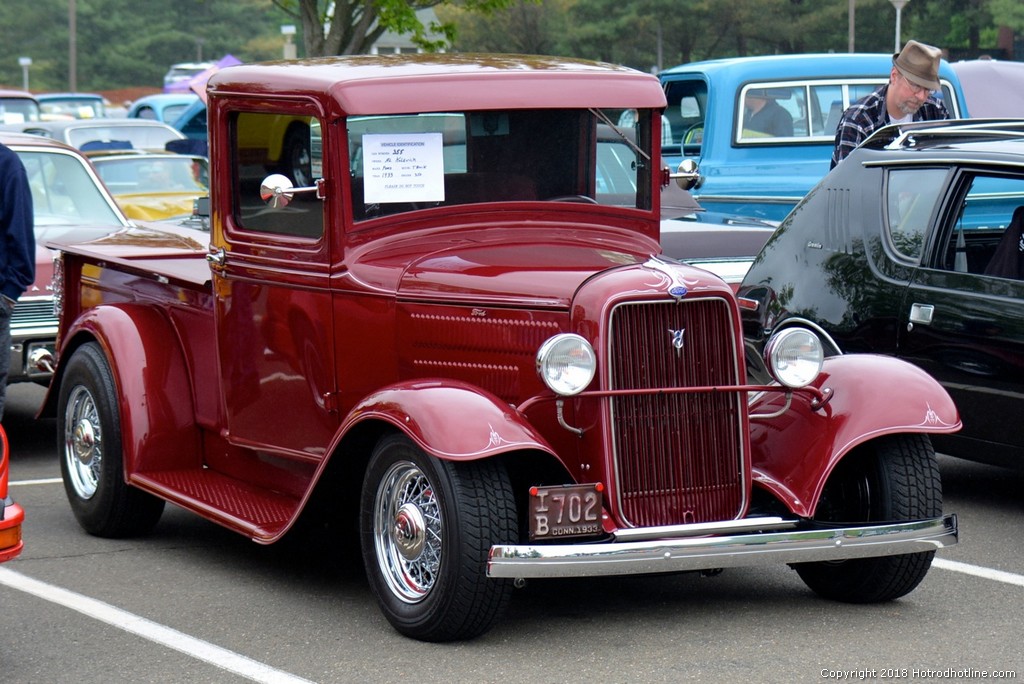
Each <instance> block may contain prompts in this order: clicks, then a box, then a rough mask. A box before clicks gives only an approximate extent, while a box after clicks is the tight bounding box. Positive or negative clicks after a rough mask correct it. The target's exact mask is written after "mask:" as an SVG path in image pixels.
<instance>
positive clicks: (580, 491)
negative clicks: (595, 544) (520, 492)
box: [530, 484, 604, 540]
mask: <svg viewBox="0 0 1024 684" xmlns="http://www.w3.org/2000/svg"><path fill="white" fill-rule="evenodd" d="M602 489H604V487H603V486H602V485H600V484H582V485H563V486H558V487H531V488H530V539H531V540H540V539H557V538H563V537H586V536H593V535H595V534H600V533H601V531H602V528H601V490H602Z"/></svg>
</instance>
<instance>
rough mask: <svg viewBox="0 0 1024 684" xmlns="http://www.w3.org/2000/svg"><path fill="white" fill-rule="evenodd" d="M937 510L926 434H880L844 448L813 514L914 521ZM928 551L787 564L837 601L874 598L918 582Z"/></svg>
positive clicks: (826, 518)
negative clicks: (853, 450)
mask: <svg viewBox="0 0 1024 684" xmlns="http://www.w3.org/2000/svg"><path fill="white" fill-rule="evenodd" d="M941 514H942V480H941V477H940V474H939V465H938V461H937V460H936V458H935V450H934V449H933V448H932V444H931V440H929V439H928V436H927V435H922V434H905V435H894V436H890V437H883V438H881V439H879V440H877V441H876V442H874V443H872V444H870V445H866V446H865V447H862V449H861V451H860V452H859V453H854V454H850V456H848V457H847V458H846V460H844V461H843V462H841V463H840V464H839V465H838V466H837V467H836V470H835V471H834V472H833V473H832V475H831V477H830V478H829V481H828V483H827V484H826V485H825V490H824V492H823V493H822V499H821V502H820V503H819V504H818V510H817V513H816V515H815V520H819V521H823V522H834V523H846V524H857V523H869V522H895V521H900V520H921V519H924V518H934V517H937V516H939V515H941ZM934 556H935V552H934V551H927V552H924V553H911V554H904V555H900V556H881V557H877V558H858V559H852V560H845V561H836V562H832V561H828V562H819V563H801V564H797V565H794V566H793V567H794V568H795V569H796V571H797V572H798V573H799V574H800V578H801V579H803V581H804V582H805V583H806V584H807V586H808V587H810V588H811V589H812V590H814V592H815V593H817V594H818V595H819V596H822V597H824V598H828V599H832V600H835V601H842V602H844V603H880V602H883V601H892V600H894V599H898V598H899V597H901V596H904V595H906V594H908V593H910V592H911V591H913V589H914V588H915V587H916V586H917V585H918V584H920V583H921V580H923V579H924V576H925V575H926V574H928V569H929V568H930V567H931V563H932V558H933V557H934Z"/></svg>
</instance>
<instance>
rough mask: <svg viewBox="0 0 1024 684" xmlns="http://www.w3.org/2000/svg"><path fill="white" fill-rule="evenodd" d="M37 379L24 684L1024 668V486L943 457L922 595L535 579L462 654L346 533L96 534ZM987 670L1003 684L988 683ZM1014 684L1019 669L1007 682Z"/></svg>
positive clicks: (188, 525)
mask: <svg viewBox="0 0 1024 684" xmlns="http://www.w3.org/2000/svg"><path fill="white" fill-rule="evenodd" d="M41 396H42V394H41V392H40V391H39V390H38V388H32V387H29V386H15V387H13V388H12V390H11V393H10V395H9V405H8V408H7V413H6V414H5V417H4V425H5V428H6V429H7V430H8V433H9V435H10V437H11V442H12V452H13V458H12V478H11V479H12V488H11V493H12V496H13V497H14V498H15V499H16V500H17V501H19V502H20V503H21V504H22V505H23V506H24V507H25V509H26V526H25V539H26V547H25V551H24V553H23V554H22V555H21V556H20V557H19V558H18V559H16V560H15V561H12V562H10V563H7V564H5V565H4V566H2V567H0V607H2V612H0V673H2V676H3V679H4V680H6V681H10V682H55V681H67V680H69V679H73V680H74V681H76V682H82V683H88V682H111V681H126V682H127V681H131V682H183V681H189V682H228V681H261V682H297V681H315V682H399V681H408V680H415V681H418V682H445V683H452V682H468V681H473V682H508V681H516V682H576V681H579V682H583V681H595V680H600V681H606V682H641V681H643V682H679V681H702V682H719V681H721V682H725V681H728V682H735V681H747V682H780V681H787V682H803V681H808V682H811V681H830V680H835V681H851V680H853V681H875V680H882V679H893V680H900V681H914V682H917V681H973V680H974V679H996V678H1009V679H1012V678H1020V677H1024V655H1022V653H1021V649H1020V635H1021V634H1022V633H1024V618H1022V615H1021V612H1022V611H1021V606H1022V605H1024V554H1022V553H1021V551H1022V542H1021V539H1020V535H1019V533H1018V531H1017V530H1018V528H1019V523H1020V520H1021V519H1022V515H1024V497H1022V496H1021V491H1022V490H1024V474H1019V473H1015V472H1010V471H1004V470H999V469H995V468H991V467H987V466H981V465H977V464H973V463H967V462H963V461H955V460H953V459H949V458H945V457H943V458H942V460H941V465H942V468H943V480H944V488H945V508H946V510H947V511H952V512H956V513H957V514H958V515H959V519H960V530H961V537H960V539H961V541H960V544H958V545H957V546H956V547H954V548H950V549H945V550H943V551H941V552H940V554H939V556H938V557H937V560H936V562H935V564H934V565H933V568H932V570H931V572H930V573H929V575H928V577H927V578H926V579H925V581H924V582H923V583H922V585H921V586H920V587H918V588H917V589H916V590H915V591H914V592H912V593H911V594H910V595H909V596H907V597H905V598H904V599H901V600H899V601H896V602H893V603H889V604H882V605H871V606H858V605H844V604H837V603H830V602H826V601H823V600H820V599H818V598H817V597H815V596H814V595H813V594H811V593H810V592H809V590H807V589H806V588H805V587H804V585H803V583H802V582H801V581H800V580H799V578H798V577H797V575H796V573H794V572H793V571H791V570H790V569H788V568H786V567H768V568H764V569H742V570H730V571H726V572H724V573H722V574H721V575H718V576H715V577H702V576H700V575H696V574H686V575H678V576H659V577H633V578H625V579H623V578H604V579H599V580H571V581H570V580H566V581H547V582H533V583H530V584H528V585H527V587H526V588H525V589H523V590H521V591H520V592H518V594H517V595H516V597H515V599H514V601H513V605H512V607H511V609H510V610H509V612H508V614H507V617H506V619H505V621H504V622H503V623H500V624H499V625H498V626H497V627H496V628H495V629H494V630H492V631H491V632H489V633H488V634H486V635H485V636H484V637H482V638H480V639H477V640H475V641H472V642H466V643H456V644H441V645H438V644H426V643H419V642H415V641H411V640H409V639H406V638H404V637H401V636H399V635H398V634H397V633H395V632H394V631H392V630H391V628H390V626H389V625H388V624H387V622H386V621H385V620H384V618H383V617H382V616H381V615H380V613H379V612H378V610H377V607H376V605H375V604H374V601H373V598H372V596H371V594H370V592H369V589H368V587H367V585H366V581H365V578H364V577H363V573H362V570H361V568H360V567H359V564H358V561H353V560H352V559H351V558H346V557H345V556H343V555H342V554H341V553H340V552H335V551H338V550H340V549H343V548H344V546H345V545H344V540H336V539H304V540H301V541H299V542H296V541H293V542H291V543H286V544H284V545H281V546H272V547H261V546H258V545H256V544H253V543H251V542H249V541H247V540H245V539H243V538H241V537H239V536H237V535H234V534H233V533H230V532H228V531H226V530H223V529H221V528H219V527H217V526H215V525H213V524H211V523H208V522H206V521H203V520H199V519H198V518H196V517H194V516H192V515H190V514H187V513H185V512H183V511H181V510H179V509H174V508H168V510H167V512H165V514H164V517H163V518H162V520H161V523H160V524H159V525H158V527H157V529H156V531H155V533H154V534H152V535H151V536H148V537H144V538H138V539H125V540H109V539H99V538H95V537H90V536H88V535H86V534H85V533H84V532H82V531H81V529H80V528H79V527H78V525H77V523H76V522H75V520H74V518H73V516H72V515H71V512H70V510H69V508H68V505H67V501H66V499H65V497H64V492H63V488H62V485H61V484H60V482H59V467H58V463H57V459H56V447H55V439H56V438H55V435H54V432H53V423H52V422H50V421H36V420H34V419H33V418H32V414H33V412H34V406H35V405H36V403H37V402H38V400H39V398H40V397H41ZM982 673H985V674H984V675H983V674H982ZM1008 673H1013V677H1011V676H1008Z"/></svg>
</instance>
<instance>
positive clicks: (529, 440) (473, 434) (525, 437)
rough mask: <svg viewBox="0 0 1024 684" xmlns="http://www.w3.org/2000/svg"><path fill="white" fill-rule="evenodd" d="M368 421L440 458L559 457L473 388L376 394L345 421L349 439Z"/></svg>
mask: <svg viewBox="0 0 1024 684" xmlns="http://www.w3.org/2000/svg"><path fill="white" fill-rule="evenodd" d="M367 420H382V421H385V422H388V423H390V424H391V425H393V426H395V427H396V428H398V429H399V430H401V431H402V432H404V433H405V434H407V435H408V436H409V437H410V438H411V439H412V440H413V441H414V442H416V444H417V445H418V446H419V447H420V448H422V449H423V450H424V451H426V452H427V453H429V454H432V455H433V456H436V457H437V458H441V459H446V460H453V461H471V460H475V459H480V458H485V457H488V456H494V455H497V454H502V453H505V452H508V451H516V450H521V449H539V450H541V451H544V452H546V453H549V454H551V455H552V456H554V455H555V452H554V450H553V449H552V448H551V446H550V445H548V443H547V442H546V441H545V440H544V439H543V438H542V437H541V436H540V434H539V433H537V431H536V430H534V429H533V427H532V426H531V425H530V424H529V423H528V422H527V421H526V419H525V418H524V417H523V415H522V414H520V413H519V412H518V411H516V410H515V409H514V408H512V407H510V406H509V405H508V404H507V403H506V402H503V401H501V400H500V399H498V398H497V397H495V396H494V395H492V394H489V393H488V392H485V391H483V390H481V389H480V388H478V387H475V386H473V385H470V384H468V383H461V382H453V381H450V380H435V381H430V380H417V381H414V382H407V383H399V384H396V385H392V386H390V387H387V388H384V389H382V390H380V391H379V392H375V393H373V394H371V395H370V396H368V397H366V398H365V399H364V400H363V401H361V402H360V403H359V404H358V405H357V406H356V407H355V408H354V409H353V410H352V411H351V412H350V413H349V414H348V416H347V417H346V418H345V421H344V422H343V424H342V426H341V429H340V431H339V434H341V435H344V434H346V433H347V432H349V431H350V430H351V429H352V428H354V427H356V426H357V425H359V424H360V423H363V422H365V421H367Z"/></svg>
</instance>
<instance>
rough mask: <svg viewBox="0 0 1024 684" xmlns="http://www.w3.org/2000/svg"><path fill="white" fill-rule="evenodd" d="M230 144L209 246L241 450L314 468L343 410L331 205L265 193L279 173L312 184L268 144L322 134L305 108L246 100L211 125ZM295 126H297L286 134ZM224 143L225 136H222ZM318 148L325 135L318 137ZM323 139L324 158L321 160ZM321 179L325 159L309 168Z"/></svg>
mask: <svg viewBox="0 0 1024 684" xmlns="http://www.w3.org/2000/svg"><path fill="white" fill-rule="evenodd" d="M213 125H214V126H215V127H216V131H217V132H219V131H224V132H225V133H226V135H225V136H224V137H223V139H216V140H214V146H213V147H211V151H212V154H214V155H223V156H222V157H221V158H220V159H214V162H215V165H216V169H217V171H218V172H220V176H219V180H218V181H217V182H218V183H219V185H218V187H217V188H216V190H215V193H216V194H215V196H214V198H213V199H214V207H215V210H214V216H213V219H214V220H213V223H214V234H213V236H212V239H211V245H212V254H211V261H212V264H213V269H212V271H213V281H214V282H213V286H214V296H215V307H216V331H217V339H216V345H217V351H218V356H219V363H220V375H221V377H220V381H221V384H222V387H223V392H222V394H223V402H224V403H223V411H224V415H225V418H226V424H227V428H228V435H227V436H228V439H229V441H230V442H231V443H233V444H235V445H238V446H243V447H247V448H250V449H255V450H257V451H259V452H266V453H276V454H278V455H282V456H286V457H290V458H292V459H298V460H299V461H302V460H306V461H307V462H312V461H316V460H318V459H320V458H321V457H322V456H323V455H324V450H325V447H326V445H327V444H328V443H329V442H330V440H331V438H332V437H333V436H334V433H335V430H336V428H337V425H338V421H339V419H338V415H337V413H336V412H335V411H334V410H332V407H331V402H330V398H331V397H332V396H333V393H334V390H335V386H334V364H335V360H334V358H333V349H334V339H333V337H334V327H333V324H332V313H331V311H332V307H331V288H330V277H329V275H330V248H331V245H330V242H331V235H330V232H329V231H328V230H326V229H325V226H326V225H327V221H326V219H325V216H326V211H327V200H325V199H322V198H320V197H318V194H319V193H317V192H316V191H308V190H306V191H299V192H297V193H295V195H294V198H293V200H292V201H291V202H290V203H289V204H287V206H283V207H277V208H275V207H273V206H271V205H269V204H267V203H266V202H264V201H263V199H262V198H261V196H260V186H261V183H262V181H263V180H264V179H265V178H266V176H267V175H269V174H270V173H284V174H285V175H287V176H289V177H290V178H295V177H298V178H300V179H301V178H303V173H296V170H295V169H293V168H291V167H290V166H288V165H289V164H290V165H294V164H295V163H296V162H295V160H296V159H300V160H301V158H302V155H283V154H281V151H280V149H270V147H271V146H270V145H269V143H267V142H261V141H267V140H303V139H304V140H305V141H306V145H307V147H306V150H307V152H306V159H305V161H300V162H299V163H309V156H308V155H309V152H308V150H310V149H311V147H310V146H309V140H310V136H311V135H317V136H318V135H319V131H320V130H321V126H320V119H319V118H318V111H317V108H316V107H315V106H314V104H313V103H307V102H286V101H282V102H276V101H275V102H274V104H273V106H272V107H271V106H268V105H267V103H266V102H261V103H259V104H258V105H253V106H247V104H246V103H244V102H242V103H239V104H237V105H236V104H234V103H233V104H232V105H231V107H230V108H226V110H225V111H222V112H219V113H218V115H217V119H216V120H215V121H214V122H213ZM283 126H287V127H288V130H283V129H282V130H277V128H281V127H283ZM215 137H216V136H215ZM318 142H319V140H318ZM320 149H322V148H321V147H320V145H319V144H317V145H316V153H317V154H319V151H320ZM310 168H312V169H316V170H317V172H318V173H320V172H322V169H323V167H322V162H321V160H319V159H317V160H315V161H314V162H313V163H312V164H311V165H310V167H309V168H306V169H304V170H303V171H304V173H305V177H308V175H309V172H310Z"/></svg>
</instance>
